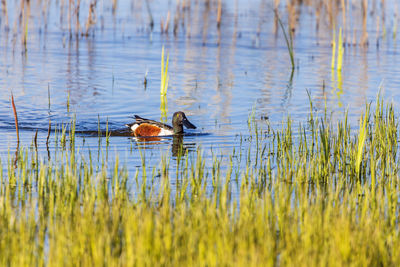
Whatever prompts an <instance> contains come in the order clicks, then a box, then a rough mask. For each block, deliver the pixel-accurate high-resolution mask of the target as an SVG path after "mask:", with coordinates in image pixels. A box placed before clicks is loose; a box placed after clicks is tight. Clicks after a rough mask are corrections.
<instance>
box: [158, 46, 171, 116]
mask: <svg viewBox="0 0 400 267" xmlns="http://www.w3.org/2000/svg"><path fill="white" fill-rule="evenodd" d="M168 65H169V54H168V55H167V60H166V61H165V59H164V46H163V47H162V51H161V83H160V111H161V121H163V122H165V121H166V120H167V112H168V104H167V90H168V82H169V75H168Z"/></svg>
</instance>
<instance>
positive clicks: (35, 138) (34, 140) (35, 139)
mask: <svg viewBox="0 0 400 267" xmlns="http://www.w3.org/2000/svg"><path fill="white" fill-rule="evenodd" d="M37 133H38V130H36V133H35V137H34V138H33V142H34V143H35V149H36V150H37Z"/></svg>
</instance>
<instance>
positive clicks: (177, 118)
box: [126, 111, 196, 137]
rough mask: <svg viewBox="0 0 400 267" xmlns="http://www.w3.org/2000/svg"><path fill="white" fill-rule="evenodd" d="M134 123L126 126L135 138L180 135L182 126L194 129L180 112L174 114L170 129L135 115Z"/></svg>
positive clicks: (165, 125)
mask: <svg viewBox="0 0 400 267" xmlns="http://www.w3.org/2000/svg"><path fill="white" fill-rule="evenodd" d="M135 120H136V121H135V122H134V123H130V124H126V126H128V127H129V128H130V129H131V131H132V132H133V134H134V135H135V136H136V137H137V136H164V135H173V134H182V133H183V126H185V127H186V128H189V129H196V126H194V125H193V124H192V123H191V122H190V121H189V120H188V119H187V118H186V115H185V113H183V112H182V111H178V112H175V113H174V115H173V117H172V127H171V126H169V125H167V124H164V123H161V122H158V121H153V120H148V119H144V118H142V117H139V116H138V115H135Z"/></svg>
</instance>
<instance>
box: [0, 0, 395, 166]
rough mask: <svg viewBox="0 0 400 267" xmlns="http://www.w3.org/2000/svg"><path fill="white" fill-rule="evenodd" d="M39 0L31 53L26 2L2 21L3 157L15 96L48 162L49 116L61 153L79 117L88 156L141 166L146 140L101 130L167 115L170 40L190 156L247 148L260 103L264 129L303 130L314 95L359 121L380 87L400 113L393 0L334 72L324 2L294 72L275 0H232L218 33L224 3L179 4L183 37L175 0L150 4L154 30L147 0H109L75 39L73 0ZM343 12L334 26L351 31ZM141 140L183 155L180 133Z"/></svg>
mask: <svg viewBox="0 0 400 267" xmlns="http://www.w3.org/2000/svg"><path fill="white" fill-rule="evenodd" d="M41 2H43V1H32V3H31V7H30V17H29V21H28V27H27V29H28V33H27V36H28V39H27V46H26V51H25V48H24V46H23V45H22V43H21V38H22V35H23V30H21V29H23V27H22V28H21V27H20V26H18V20H17V18H18V14H19V9H20V4H19V3H8V5H9V6H8V9H9V10H8V24H9V28H10V30H9V31H6V30H5V19H4V16H3V17H2V20H1V34H0V86H1V88H2V90H0V134H1V135H2V137H3V138H2V140H3V141H2V142H0V155H1V158H2V162H6V158H7V156H8V153H11V154H12V153H13V151H14V150H15V148H16V137H15V126H14V115H13V112H12V108H11V102H10V95H11V92H12V93H13V95H14V98H15V104H16V107H17V111H18V119H19V126H20V138H21V143H20V146H21V147H23V146H29V145H31V144H32V142H33V139H34V136H35V133H36V130H38V137H37V142H38V153H39V156H40V157H42V158H44V159H46V158H47V157H48V152H47V148H46V138H47V130H48V124H49V120H51V124H52V132H51V136H50V146H49V147H50V149H49V150H50V154H52V153H54V151H55V147H56V144H55V141H54V140H55V132H54V129H55V128H56V127H58V129H60V127H61V125H62V124H65V123H69V122H70V121H71V119H72V118H74V117H76V130H77V131H79V133H78V134H77V140H76V144H77V146H78V147H79V148H80V152H81V153H83V154H88V153H89V151H90V152H91V153H92V155H93V154H96V153H94V152H93V151H100V152H98V153H97V154H98V155H99V161H101V155H107V157H108V156H110V157H111V158H112V157H113V155H115V154H118V155H120V157H122V158H123V161H125V162H127V168H128V169H129V170H130V172H131V173H134V172H135V171H136V169H138V168H140V166H141V157H140V153H139V151H138V147H140V146H143V141H140V140H139V141H138V140H135V139H132V138H131V137H129V136H111V137H110V139H109V144H108V145H107V142H106V141H105V138H102V139H101V140H100V142H99V139H98V137H97V135H96V134H95V133H96V132H97V131H98V122H100V128H101V130H102V131H105V129H106V121H108V124H109V129H110V131H122V130H124V129H125V126H124V124H126V123H130V122H132V118H131V117H132V116H133V115H134V114H138V115H141V116H143V117H145V118H149V119H155V120H160V119H161V111H160V75H161V74H160V71H161V67H160V65H161V50H162V47H163V46H164V47H165V51H166V53H168V54H169V60H170V61H169V88H168V92H167V108H168V111H167V115H168V121H167V122H168V123H170V120H171V116H172V114H173V113H174V112H175V111H178V110H181V111H184V112H185V113H186V115H187V116H188V118H189V119H190V121H191V122H193V123H194V124H195V125H196V126H197V127H198V128H197V129H196V130H191V131H189V132H190V133H194V134H195V135H191V136H186V137H184V139H183V143H184V145H185V146H186V147H188V150H189V153H192V152H193V151H196V150H197V149H198V148H199V147H200V148H201V149H202V150H203V151H204V156H205V158H209V159H211V158H212V155H213V153H214V152H210V151H211V149H213V151H219V153H221V154H223V155H228V154H230V153H231V152H232V151H233V149H240V148H239V143H240V142H239V140H240V137H241V136H244V137H246V136H248V135H249V131H248V125H247V120H248V117H249V115H250V114H251V112H252V110H253V109H254V110H255V118H256V120H257V121H258V124H259V126H260V127H261V128H264V129H265V128H266V127H267V125H268V124H269V125H272V126H273V127H277V128H280V125H281V123H282V121H284V120H285V119H286V118H287V116H290V117H291V118H292V119H293V121H294V122H295V123H294V124H293V125H297V122H306V119H307V115H308V113H309V109H310V108H309V106H310V105H309V98H308V94H307V91H308V92H309V93H310V95H311V99H312V101H313V104H314V107H315V110H314V111H315V112H316V114H322V113H323V112H324V109H325V107H326V109H327V112H328V114H329V115H330V116H331V117H332V120H334V121H335V120H339V119H341V118H343V114H344V112H345V111H346V110H348V111H349V117H350V122H351V124H352V125H353V126H355V127H357V125H358V121H357V120H358V118H359V115H360V114H361V113H362V112H363V110H364V107H365V103H367V102H370V101H374V100H375V99H376V96H377V94H378V92H379V91H381V94H382V95H383V97H384V98H385V99H386V100H387V101H391V102H393V103H394V104H395V107H396V108H398V104H397V103H398V102H399V101H398V100H399V99H400V93H399V92H400V91H399V90H398V85H399V84H400V83H399V75H398V73H399V71H400V66H399V64H397V63H398V62H399V60H400V56H399V52H398V51H397V42H398V36H397V35H395V33H397V28H396V25H397V23H398V17H396V16H395V13H396V8H393V6H394V5H393V3H394V2H393V1H386V5H385V6H384V7H381V6H380V4H379V3H378V4H376V6H373V1H369V2H371V3H369V6H368V8H369V11H370V12H369V15H368V18H367V25H366V27H367V32H368V41H369V45H368V46H361V45H359V44H358V45H355V46H353V45H349V46H346V47H345V50H344V62H343V69H342V71H341V72H338V71H336V70H332V68H331V60H332V46H331V43H332V33H333V31H334V30H333V26H332V24H331V23H330V22H329V16H328V15H327V14H326V11H325V10H324V9H322V11H321V15H320V16H319V17H318V16H317V15H316V13H317V12H316V10H317V6H318V2H319V1H315V3H313V4H311V5H306V4H302V5H300V6H298V7H296V10H297V11H296V12H297V13H296V14H295V16H296V18H295V21H297V22H296V23H295V26H294V27H295V32H294V37H293V38H294V40H293V41H294V58H295V64H296V66H295V68H294V71H293V72H292V68H291V63H290V58H289V54H288V50H287V46H286V42H285V39H284V37H283V34H282V31H281V29H280V28H279V27H278V28H275V26H274V25H275V20H274V12H273V3H272V1H256V0H254V1H250V2H249V1H245V0H236V1H223V6H222V20H221V26H220V28H219V29H218V27H217V23H216V16H217V1H211V3H210V6H209V7H207V6H206V5H205V3H204V2H202V1H185V3H188V2H191V5H190V8H188V7H187V8H186V9H185V10H184V11H182V8H181V9H180V10H181V11H180V14H181V16H180V19H179V26H178V29H177V32H176V34H174V33H173V28H174V18H175V16H176V14H177V4H178V2H177V1H161V3H158V2H156V1H149V5H150V9H151V12H152V16H153V18H154V28H153V29H151V27H150V26H149V15H148V12H147V9H146V2H145V1H118V5H117V7H116V10H115V13H114V14H113V12H112V6H111V3H108V1H99V2H98V4H97V7H96V22H95V24H94V26H93V27H92V28H91V29H90V30H89V36H82V35H81V34H78V35H76V25H75V18H74V17H73V18H72V19H71V24H72V26H71V28H72V30H71V33H72V34H71V35H70V33H69V28H68V5H67V3H65V6H61V2H62V1H50V2H51V4H50V5H49V6H48V7H46V9H44V8H43V6H41ZM64 2H68V1H64ZM82 2H85V3H82V6H81V7H80V8H81V9H80V11H81V12H80V18H79V19H80V30H79V33H82V32H85V24H86V20H87V17H88V3H86V1H82ZM110 2H111V1H110ZM281 2H282V1H281ZM378 2H379V1H378ZM179 3H180V4H182V2H181V1H180V2H179ZM348 8H349V9H348V12H349V15H348V18H349V21H347V24H346V25H347V26H346V27H347V31H346V34H347V35H348V36H349V37H348V39H347V40H352V39H353V35H354V34H355V36H356V38H355V39H356V41H357V42H358V43H359V40H360V39H361V36H362V28H363V27H362V26H363V25H362V19H361V15H360V14H361V7H360V6H357V5H356V4H354V5H352V6H351V7H350V6H349V7H348ZM43 10H45V11H43ZM338 10H339V11H338V13H337V14H336V15H335V20H336V22H337V23H336V30H338V28H339V27H340V25H342V27H343V22H342V16H341V12H340V9H338ZM168 11H170V26H169V32H168V34H165V33H162V32H161V29H160V22H161V20H163V21H165V20H166V17H167V14H168ZM372 11H374V12H372ZM279 13H280V14H281V18H282V21H283V24H284V25H285V26H286V27H287V26H288V21H289V20H290V18H289V16H288V8H287V6H286V2H285V3H281V4H280V6H279ZM43 14H47V15H43ZM61 14H63V15H61ZM182 14H183V15H182ZM378 16H379V21H380V28H379V34H377V26H376V24H377V20H378ZM382 18H384V19H385V21H382ZM46 21H47V23H46ZM317 26H318V29H317ZM377 36H378V39H377ZM377 40H378V42H379V46H377V45H376V43H377ZM145 77H146V79H147V84H146V86H145V85H144V79H145ZM49 102H50V103H49ZM265 118H268V120H265ZM196 134H197V135H196ZM99 144H100V146H99ZM143 147H144V150H143V151H145V152H144V153H146V155H147V156H146V161H147V162H148V163H149V165H151V166H158V164H159V162H160V158H161V155H163V154H164V153H170V154H171V155H173V154H174V153H173V147H174V142H173V138H164V139H162V140H157V141H147V142H146V144H145V145H144V146H143ZM105 150H107V151H108V152H107V153H106V152H105ZM9 151H10V152H9ZM190 151H192V152H190Z"/></svg>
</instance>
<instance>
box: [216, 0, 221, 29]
mask: <svg viewBox="0 0 400 267" xmlns="http://www.w3.org/2000/svg"><path fill="white" fill-rule="evenodd" d="M221 15H222V0H218V10H217V27H218V28H219V27H221Z"/></svg>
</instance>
